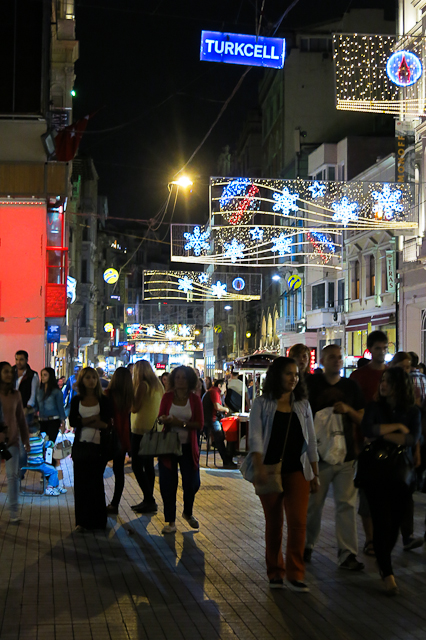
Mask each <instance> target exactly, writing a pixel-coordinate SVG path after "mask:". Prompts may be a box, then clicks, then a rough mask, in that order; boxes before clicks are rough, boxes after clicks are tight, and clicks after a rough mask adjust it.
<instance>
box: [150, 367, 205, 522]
mask: <svg viewBox="0 0 426 640" xmlns="http://www.w3.org/2000/svg"><path fill="white" fill-rule="evenodd" d="M197 381H198V379H197V376H196V374H195V372H194V370H193V369H191V367H184V366H180V367H176V369H174V370H173V371H172V373H171V374H170V378H169V384H170V391H169V392H168V393H165V394H164V396H163V399H162V401H161V406H160V411H159V418H158V421H159V422H160V424H164V427H165V429H170V430H171V431H175V432H176V433H177V434H178V435H179V440H180V442H181V444H182V455H181V456H160V457H159V469H160V491H161V497H162V498H163V503H164V519H165V521H166V523H168V524H166V525H165V526H164V527H163V530H162V532H161V533H163V534H166V533H175V532H176V492H177V487H178V465H179V467H180V472H181V475H182V489H183V513H182V517H183V518H184V519H185V520H186V521H187V522H188V524H189V526H190V527H192V528H193V529H198V526H199V525H198V520H196V518H194V515H193V513H192V509H193V506H194V499H195V494H196V493H197V491H198V489H199V488H200V466H199V458H200V451H199V448H198V436H197V432H198V431H200V430H201V429H202V428H203V424H204V415H203V405H202V403H201V399H200V397H199V396H198V395H197V394H196V388H197Z"/></svg>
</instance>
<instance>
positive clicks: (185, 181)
mask: <svg viewBox="0 0 426 640" xmlns="http://www.w3.org/2000/svg"><path fill="white" fill-rule="evenodd" d="M169 184H176V185H177V186H178V187H183V188H184V189H187V188H188V187H192V185H193V184H194V183H193V182H192V180H190V179H189V178H188V176H180V178H178V179H177V180H172V182H169Z"/></svg>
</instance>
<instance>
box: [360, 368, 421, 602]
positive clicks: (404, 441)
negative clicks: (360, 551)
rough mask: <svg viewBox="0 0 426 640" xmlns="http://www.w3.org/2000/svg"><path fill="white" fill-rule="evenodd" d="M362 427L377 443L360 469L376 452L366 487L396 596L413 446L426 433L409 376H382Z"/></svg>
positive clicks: (387, 579) (389, 586)
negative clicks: (395, 552)
mask: <svg viewBox="0 0 426 640" xmlns="http://www.w3.org/2000/svg"><path fill="white" fill-rule="evenodd" d="M361 429H362V432H363V434H364V436H365V437H366V438H369V439H370V440H374V441H373V443H372V444H371V445H367V447H366V448H364V451H362V452H361V454H360V456H359V459H358V463H357V464H358V469H359V471H361V468H360V466H361V465H362V463H363V460H365V459H366V457H367V458H368V457H369V453H368V450H369V451H371V463H370V464H371V467H370V471H369V474H370V479H369V475H368V473H367V476H366V477H365V479H364V483H363V484H362V488H363V489H364V491H365V493H366V496H367V500H368V503H369V506H370V511H371V517H372V519H373V527H374V532H373V545H374V551H375V554H376V559H377V564H378V565H379V570H380V575H381V577H382V579H383V580H384V584H385V593H386V594H387V595H389V596H394V595H397V594H398V587H397V585H396V582H395V577H394V574H393V569H392V561H391V553H392V549H393V548H394V546H395V543H396V541H397V538H398V533H399V529H400V526H401V522H402V520H403V517H404V514H405V511H406V509H407V505H408V502H409V500H410V495H411V492H412V486H410V484H411V483H410V470H412V469H413V448H414V447H415V446H416V443H417V441H418V440H419V438H420V433H421V422H420V411H419V408H418V407H416V406H415V400H414V391H413V385H412V383H411V380H410V377H409V375H408V374H407V373H406V372H405V371H403V369H401V368H400V367H394V368H390V369H387V370H386V371H384V372H383V376H382V379H381V382H380V386H379V393H378V401H377V402H372V403H371V404H370V405H369V406H368V407H367V408H366V410H365V414H364V418H363V420H362V423H361ZM403 448H406V449H405V450H404V449H403ZM381 449H382V451H381ZM393 460H394V461H395V463H392V461H393ZM357 476H358V471H357ZM357 476H356V478H355V480H357ZM358 480H359V478H358Z"/></svg>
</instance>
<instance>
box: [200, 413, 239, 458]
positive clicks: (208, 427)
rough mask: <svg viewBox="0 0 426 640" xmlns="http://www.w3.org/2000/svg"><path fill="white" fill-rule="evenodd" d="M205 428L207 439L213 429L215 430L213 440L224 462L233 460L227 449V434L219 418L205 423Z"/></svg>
mask: <svg viewBox="0 0 426 640" xmlns="http://www.w3.org/2000/svg"><path fill="white" fill-rule="evenodd" d="M204 430H205V432H206V436H207V439H209V438H210V434H211V431H212V430H213V442H214V444H215V446H216V449H217V450H218V452H219V455H220V457H221V458H222V461H223V464H229V462H232V458H231V456H230V455H229V454H228V452H227V450H226V445H225V434H224V433H223V429H222V425H221V424H220V422H219V420H215V421H214V422H207V423H206V424H205V425H204Z"/></svg>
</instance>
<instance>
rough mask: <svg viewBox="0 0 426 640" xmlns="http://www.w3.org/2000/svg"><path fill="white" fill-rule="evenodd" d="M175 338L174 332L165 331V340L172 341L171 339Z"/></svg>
mask: <svg viewBox="0 0 426 640" xmlns="http://www.w3.org/2000/svg"><path fill="white" fill-rule="evenodd" d="M175 337H176V334H175V332H174V331H166V338H167V340H173V338H175Z"/></svg>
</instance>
